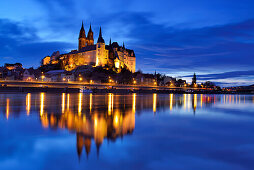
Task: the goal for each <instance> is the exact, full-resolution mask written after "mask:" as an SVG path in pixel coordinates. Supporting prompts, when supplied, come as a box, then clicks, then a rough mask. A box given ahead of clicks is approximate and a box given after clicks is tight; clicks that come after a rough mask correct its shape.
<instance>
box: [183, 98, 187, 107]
mask: <svg viewBox="0 0 254 170" xmlns="http://www.w3.org/2000/svg"><path fill="white" fill-rule="evenodd" d="M186 99H187V97H186V94H183V107H184V109H186Z"/></svg>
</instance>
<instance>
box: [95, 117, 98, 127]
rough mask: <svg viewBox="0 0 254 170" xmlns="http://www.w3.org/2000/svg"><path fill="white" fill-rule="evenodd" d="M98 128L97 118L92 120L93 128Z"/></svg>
mask: <svg viewBox="0 0 254 170" xmlns="http://www.w3.org/2000/svg"><path fill="white" fill-rule="evenodd" d="M97 126H98V119H97V117H95V118H94V127H95V128H97Z"/></svg>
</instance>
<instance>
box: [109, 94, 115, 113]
mask: <svg viewBox="0 0 254 170" xmlns="http://www.w3.org/2000/svg"><path fill="white" fill-rule="evenodd" d="M113 98H114V95H113V94H112V93H109V95H108V115H111V112H112V111H113V106H114V103H113V102H114V101H113V100H114V99H113Z"/></svg>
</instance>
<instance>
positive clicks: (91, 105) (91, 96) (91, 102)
mask: <svg viewBox="0 0 254 170" xmlns="http://www.w3.org/2000/svg"><path fill="white" fill-rule="evenodd" d="M89 103H90V107H89V108H90V112H92V107H93V94H92V93H91V94H90V100H89Z"/></svg>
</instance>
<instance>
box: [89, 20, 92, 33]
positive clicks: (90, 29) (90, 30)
mask: <svg viewBox="0 0 254 170" xmlns="http://www.w3.org/2000/svg"><path fill="white" fill-rule="evenodd" d="M89 32H92V24H91V22H90V28H89Z"/></svg>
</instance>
